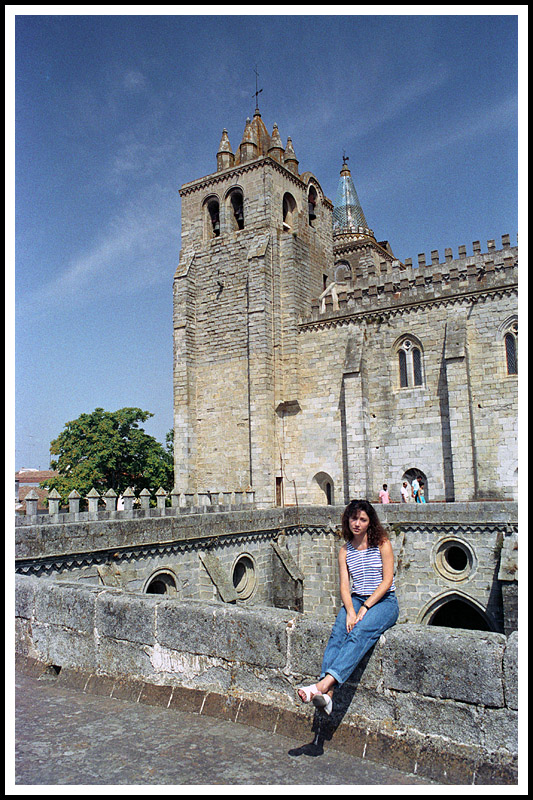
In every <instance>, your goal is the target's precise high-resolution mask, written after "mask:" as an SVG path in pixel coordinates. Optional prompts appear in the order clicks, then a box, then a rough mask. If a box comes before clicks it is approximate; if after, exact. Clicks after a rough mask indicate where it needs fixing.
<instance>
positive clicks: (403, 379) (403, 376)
mask: <svg viewBox="0 0 533 800" xmlns="http://www.w3.org/2000/svg"><path fill="white" fill-rule="evenodd" d="M398 359H399V362H400V386H401V387H402V389H405V388H406V386H407V385H408V384H407V356H406V355H405V350H400V351H399V352H398Z"/></svg>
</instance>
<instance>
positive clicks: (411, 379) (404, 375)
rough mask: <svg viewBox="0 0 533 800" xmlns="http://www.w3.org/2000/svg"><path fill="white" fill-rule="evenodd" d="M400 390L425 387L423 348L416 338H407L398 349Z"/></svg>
mask: <svg viewBox="0 0 533 800" xmlns="http://www.w3.org/2000/svg"><path fill="white" fill-rule="evenodd" d="M396 357H397V359H398V377H399V385H400V389H407V388H410V387H416V386H423V385H424V374H423V360H422V347H421V345H420V343H419V342H417V341H416V340H415V339H414V338H410V337H405V338H404V339H402V340H401V342H400V343H399V344H398V345H397V347H396Z"/></svg>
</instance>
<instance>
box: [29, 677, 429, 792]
mask: <svg viewBox="0 0 533 800" xmlns="http://www.w3.org/2000/svg"><path fill="white" fill-rule="evenodd" d="M312 735H313V734H312V733H311V732H310V736H309V739H308V741H307V742H305V741H297V740H295V739H294V738H288V737H285V736H282V735H280V734H277V733H276V734H273V733H271V732H268V731H264V730H260V729H257V728H253V727H250V726H248V725H242V724H239V723H235V722H230V721H227V720H223V719H216V718H213V717H208V716H203V715H202V716H200V715H198V714H194V713H189V712H185V711H180V710H178V709H174V708H162V707H158V706H155V705H146V704H142V703H136V702H133V701H131V700H120V699H116V698H114V697H105V696H102V695H93V694H86V693H83V692H81V691H79V690H77V689H75V688H69V687H66V686H64V685H62V684H61V683H60V682H58V681H56V680H54V679H53V678H52V677H50V678H47V679H44V680H43V679H38V678H37V677H36V676H35V675H31V674H24V673H23V672H17V674H16V757H15V783H16V784H17V785H20V786H23V785H31V786H37V785H42V786H48V785H54V786H59V785H75V786H85V785H93V786H94V785H116V786H118V785H146V786H148V785H197V786H213V785H249V786H256V785H274V786H276V785H290V786H293V787H296V786H310V785H317V786H320V785H328V786H347V785H349V786H364V785H378V786H379V785H387V786H390V785H437V784H432V782H431V781H429V780H424V779H423V778H420V777H418V776H416V775H407V774H405V773H403V772H400V771H399V770H397V769H393V768H391V767H388V766H386V765H385V764H381V763H379V764H378V763H376V762H372V761H369V760H368V759H364V760H363V759H360V758H357V757H355V756H353V755H349V754H347V753H342V752H339V751H335V750H333V749H329V748H328V743H327V742H326V743H325V745H324V747H323V748H322V747H319V746H318V747H317V746H313V745H312V743H311V741H310V740H311V738H312Z"/></svg>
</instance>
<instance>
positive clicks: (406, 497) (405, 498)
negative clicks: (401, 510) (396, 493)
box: [400, 481, 411, 503]
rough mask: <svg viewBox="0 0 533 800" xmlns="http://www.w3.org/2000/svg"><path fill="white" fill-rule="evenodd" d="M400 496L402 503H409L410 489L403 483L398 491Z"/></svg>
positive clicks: (405, 482)
mask: <svg viewBox="0 0 533 800" xmlns="http://www.w3.org/2000/svg"><path fill="white" fill-rule="evenodd" d="M400 494H401V496H402V503H410V502H411V487H410V486H409V484H408V483H407V481H404V482H403V483H402V488H401V489H400Z"/></svg>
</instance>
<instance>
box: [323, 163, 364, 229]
mask: <svg viewBox="0 0 533 800" xmlns="http://www.w3.org/2000/svg"><path fill="white" fill-rule="evenodd" d="M347 160H348V159H347V158H346V157H344V158H343V165H342V169H341V173H340V179H339V184H338V187H337V198H336V202H335V207H334V209H333V229H334V231H335V232H336V233H341V232H342V233H356V234H363V235H366V236H372V237H373V235H374V234H373V232H372V231H371V230H370V228H369V227H368V225H367V222H366V219H365V215H364V213H363V209H362V207H361V203H360V202H359V198H358V196H357V192H356V191H355V186H354V182H353V178H352V174H351V172H350V170H349V169H348V165H347V164H346V161H347Z"/></svg>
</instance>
